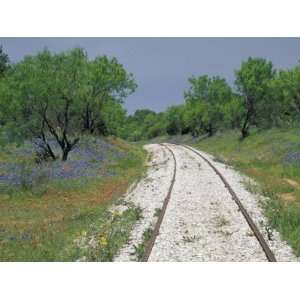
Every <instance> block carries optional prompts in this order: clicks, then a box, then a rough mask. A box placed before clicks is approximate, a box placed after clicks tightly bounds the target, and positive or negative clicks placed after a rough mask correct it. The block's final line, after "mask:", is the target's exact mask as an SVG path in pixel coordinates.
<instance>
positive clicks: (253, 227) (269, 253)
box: [142, 144, 276, 262]
mask: <svg viewBox="0 0 300 300" xmlns="http://www.w3.org/2000/svg"><path fill="white" fill-rule="evenodd" d="M160 145H161V146H163V147H165V148H166V149H167V150H168V151H169V152H170V154H171V156H172V158H173V160H174V170H173V177H172V180H171V183H170V187H169V190H168V193H167V196H166V197H165V199H164V202H163V206H162V209H161V212H160V214H159V216H158V219H157V222H156V224H155V227H154V230H153V232H152V235H151V237H150V239H149V241H148V242H147V244H146V246H145V251H144V255H143V257H142V261H145V262H146V261H148V259H149V257H150V255H151V252H152V249H153V247H154V244H155V241H156V238H157V237H158V235H159V231H160V227H161V224H162V222H163V219H164V216H165V213H166V210H167V207H168V203H169V201H170V199H171V194H172V190H173V187H174V183H175V180H176V171H177V162H176V157H175V154H174V152H173V150H172V149H171V148H170V147H168V146H167V145H166V144H160ZM169 145H174V146H175V145H176V146H180V147H183V148H184V149H186V150H189V151H191V152H193V153H194V154H196V155H197V156H198V157H199V158H201V160H203V161H204V162H205V163H206V164H207V165H208V166H209V167H210V168H211V169H212V170H213V171H214V172H215V173H216V175H217V176H218V177H219V178H220V179H221V181H222V182H223V183H224V185H225V188H226V189H227V190H228V192H229V193H230V195H231V197H232V199H233V200H234V201H235V203H236V205H237V206H238V209H239V211H240V212H241V213H242V215H243V217H244V218H245V220H246V222H247V224H248V226H249V228H250V229H251V231H252V232H253V234H254V236H255V237H256V239H257V241H258V242H259V245H260V247H261V248H262V250H263V251H264V253H265V256H266V258H267V260H268V261H269V262H276V258H275V255H274V253H273V252H272V250H271V249H270V247H269V246H268V244H267V242H266V240H265V239H264V237H263V235H262V234H261V232H260V231H259V229H258V227H257V226H256V225H255V222H254V221H253V220H252V218H251V217H250V215H249V213H248V212H247V210H246V209H245V207H244V206H243V204H242V202H241V201H240V199H239V198H238V196H237V195H236V193H235V192H234V190H233V189H232V187H231V186H230V184H229V183H228V181H227V180H226V179H225V177H224V176H223V175H222V174H221V172H220V171H219V170H218V169H217V168H216V167H215V166H214V165H213V164H212V163H211V162H210V161H209V160H208V159H207V158H205V157H204V156H203V155H202V154H200V153H199V152H198V151H196V150H195V149H193V148H191V147H190V146H187V145H180V144H169Z"/></svg>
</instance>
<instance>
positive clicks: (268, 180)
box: [190, 129, 300, 256]
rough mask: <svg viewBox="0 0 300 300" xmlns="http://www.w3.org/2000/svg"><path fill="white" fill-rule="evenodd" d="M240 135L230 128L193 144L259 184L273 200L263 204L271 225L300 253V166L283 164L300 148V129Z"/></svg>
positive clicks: (299, 254) (298, 254)
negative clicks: (243, 136) (283, 161)
mask: <svg viewBox="0 0 300 300" xmlns="http://www.w3.org/2000/svg"><path fill="white" fill-rule="evenodd" d="M239 138H240V133H239V132H237V131H228V132H223V133H219V134H217V135H216V136H214V137H211V138H205V139H202V140H199V141H197V142H196V143H195V144H192V143H191V144H192V145H193V146H194V147H196V148H199V149H201V150H203V151H205V152H208V153H211V154H213V155H214V156H215V157H216V159H217V160H219V161H223V162H225V163H227V164H230V165H232V166H233V167H234V168H236V169H237V170H239V171H241V172H242V173H245V174H247V175H248V176H249V177H251V178H253V179H255V180H256V182H258V183H259V187H260V192H261V193H262V194H263V195H265V196H268V197H269V199H270V200H269V201H267V203H264V204H263V207H264V209H265V212H266V215H267V217H268V219H269V222H270V225H271V226H273V227H275V228H276V229H277V230H278V231H279V232H280V233H281V235H282V237H283V238H284V239H285V240H286V241H287V242H288V243H289V244H290V245H291V246H292V247H293V249H294V251H295V253H296V255H297V256H300V167H297V166H287V165H284V164H283V163H282V159H283V157H284V156H285V155H286V154H287V153H289V152H294V151H300V134H299V131H298V130H296V129H290V130H279V129H272V130H265V131H261V132H259V131H257V132H253V133H252V134H251V135H250V136H249V137H248V138H246V139H245V140H243V141H241V140H240V139H239ZM190 142H191V141H190Z"/></svg>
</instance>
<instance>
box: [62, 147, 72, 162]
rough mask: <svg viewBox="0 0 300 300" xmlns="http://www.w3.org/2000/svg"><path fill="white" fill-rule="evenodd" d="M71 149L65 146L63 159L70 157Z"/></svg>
mask: <svg viewBox="0 0 300 300" xmlns="http://www.w3.org/2000/svg"><path fill="white" fill-rule="evenodd" d="M70 150H71V149H68V148H65V149H63V150H62V159H61V160H62V161H66V160H67V159H68V155H69V152H70Z"/></svg>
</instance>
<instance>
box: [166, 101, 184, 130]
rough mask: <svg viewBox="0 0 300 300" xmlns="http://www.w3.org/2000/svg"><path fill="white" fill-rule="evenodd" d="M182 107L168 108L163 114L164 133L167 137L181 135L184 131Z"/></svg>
mask: <svg viewBox="0 0 300 300" xmlns="http://www.w3.org/2000/svg"><path fill="white" fill-rule="evenodd" d="M183 111H184V106H183V105H177V106H176V105H174V106H170V107H169V108H168V109H167V111H166V112H165V122H166V132H167V133H168V134H169V135H176V134H182V133H183V131H184V122H183Z"/></svg>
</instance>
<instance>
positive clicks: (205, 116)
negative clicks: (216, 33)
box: [122, 57, 300, 141]
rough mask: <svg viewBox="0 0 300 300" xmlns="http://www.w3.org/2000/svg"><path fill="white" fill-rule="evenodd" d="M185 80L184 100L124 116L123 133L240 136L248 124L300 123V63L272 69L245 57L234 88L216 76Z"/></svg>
mask: <svg viewBox="0 0 300 300" xmlns="http://www.w3.org/2000/svg"><path fill="white" fill-rule="evenodd" d="M188 81H189V89H188V90H187V91H185V92H184V100H185V101H184V104H182V105H177V106H171V107H169V108H168V109H167V110H166V111H165V112H163V113H155V112H153V111H150V110H139V111H136V113H135V114H134V115H133V116H130V117H128V122H127V123H126V129H125V130H123V131H122V134H123V137H124V138H128V139H129V140H132V141H136V140H140V139H149V138H153V137H155V136H158V135H164V134H169V135H176V134H186V133H190V134H192V135H193V136H199V135H204V134H207V135H208V136H212V135H214V134H215V133H216V132H217V131H218V130H224V129H229V128H230V129H239V130H240V131H241V138H242V139H244V138H246V137H247V136H248V135H249V134H250V131H251V128H257V129H266V128H270V127H287V126H298V124H299V117H300V65H299V66H296V67H295V68H292V69H289V70H275V69H274V67H273V64H272V62H270V61H267V60H265V59H262V58H251V57H250V58H249V59H248V60H247V61H244V62H242V64H241V67H240V69H239V70H236V71H235V82H234V86H233V87H231V86H230V85H229V84H228V83H227V82H226V80H225V79H224V78H221V77H219V76H213V77H209V76H207V75H203V76H199V77H195V76H194V77H191V78H189V79H188Z"/></svg>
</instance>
